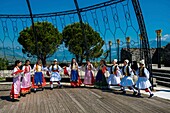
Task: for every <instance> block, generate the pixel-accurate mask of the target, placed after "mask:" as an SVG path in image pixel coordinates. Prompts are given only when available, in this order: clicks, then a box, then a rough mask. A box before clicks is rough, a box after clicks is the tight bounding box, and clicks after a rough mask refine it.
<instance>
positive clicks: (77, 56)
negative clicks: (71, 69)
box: [76, 55, 79, 63]
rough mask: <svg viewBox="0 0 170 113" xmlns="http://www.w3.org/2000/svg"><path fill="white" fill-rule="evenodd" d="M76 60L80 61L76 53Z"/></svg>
mask: <svg viewBox="0 0 170 113" xmlns="http://www.w3.org/2000/svg"><path fill="white" fill-rule="evenodd" d="M76 61H77V63H79V55H76Z"/></svg>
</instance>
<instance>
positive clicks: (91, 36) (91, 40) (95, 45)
mask: <svg viewBox="0 0 170 113" xmlns="http://www.w3.org/2000/svg"><path fill="white" fill-rule="evenodd" d="M83 28H84V30H85V35H86V40H85V38H84V36H83V35H82V29H81V26H80V23H73V24H70V25H67V26H66V27H65V28H64V29H63V31H62V35H63V42H64V43H65V47H68V50H69V51H70V52H71V53H73V54H74V55H75V56H76V60H77V61H78V62H79V63H82V61H83V60H84V59H94V58H98V57H100V56H101V55H102V53H103V49H102V46H103V45H104V41H103V40H102V38H101V37H100V35H99V33H97V32H96V31H94V30H93V28H92V27H91V26H90V25H89V24H83ZM86 55H88V58H87V57H86Z"/></svg>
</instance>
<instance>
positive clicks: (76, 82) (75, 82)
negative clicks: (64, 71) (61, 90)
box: [70, 76, 82, 87]
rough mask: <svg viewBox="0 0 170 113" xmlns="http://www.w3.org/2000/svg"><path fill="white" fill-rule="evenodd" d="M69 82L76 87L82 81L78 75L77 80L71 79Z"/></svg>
mask: <svg viewBox="0 0 170 113" xmlns="http://www.w3.org/2000/svg"><path fill="white" fill-rule="evenodd" d="M70 83H71V86H72V87H77V86H80V85H81V84H82V81H81V79H80V77H79V76H78V81H71V82H70Z"/></svg>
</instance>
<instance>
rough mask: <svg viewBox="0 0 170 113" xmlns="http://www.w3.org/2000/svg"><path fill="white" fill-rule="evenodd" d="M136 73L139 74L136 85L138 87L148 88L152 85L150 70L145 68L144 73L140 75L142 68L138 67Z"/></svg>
mask: <svg viewBox="0 0 170 113" xmlns="http://www.w3.org/2000/svg"><path fill="white" fill-rule="evenodd" d="M136 74H137V75H138V80H137V82H136V85H135V87H137V88H138V89H146V88H149V87H151V83H150V81H149V75H150V74H149V71H148V70H147V69H146V68H144V74H145V75H143V76H139V75H140V70H139V69H138V70H137V72H136Z"/></svg>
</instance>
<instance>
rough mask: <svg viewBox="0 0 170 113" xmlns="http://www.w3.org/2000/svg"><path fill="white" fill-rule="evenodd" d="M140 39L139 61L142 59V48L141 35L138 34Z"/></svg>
mask: <svg viewBox="0 0 170 113" xmlns="http://www.w3.org/2000/svg"><path fill="white" fill-rule="evenodd" d="M139 37H140V60H142V59H143V48H142V41H143V37H142V35H141V34H139Z"/></svg>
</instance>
